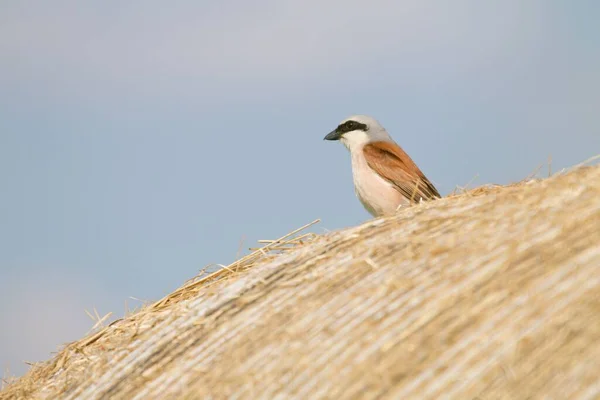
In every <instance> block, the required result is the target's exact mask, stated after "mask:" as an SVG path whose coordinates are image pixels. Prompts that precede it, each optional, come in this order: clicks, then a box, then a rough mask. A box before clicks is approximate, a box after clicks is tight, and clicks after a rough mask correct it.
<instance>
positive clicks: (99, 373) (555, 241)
mask: <svg viewBox="0 0 600 400" xmlns="http://www.w3.org/2000/svg"><path fill="white" fill-rule="evenodd" d="M286 240H287V239H285V240H281V241H279V242H277V243H271V245H272V246H273V247H277V246H279V247H281V246H283V245H281V243H282V242H285V241H286ZM289 243H292V242H289ZM289 243H288V244H289ZM295 243H296V244H297V243H299V241H298V242H295ZM252 257H254V258H252ZM252 257H250V258H247V259H245V261H244V262H241V263H238V264H237V266H233V267H230V268H229V271H227V270H226V269H224V270H222V272H220V273H219V274H220V275H219V274H217V275H216V276H213V277H211V278H209V279H204V280H200V281H193V282H190V283H188V284H187V285H185V286H184V287H183V288H182V289H180V290H179V291H177V292H175V293H174V294H173V295H171V296H169V297H167V298H165V299H163V300H162V301H160V302H158V303H156V304H154V305H153V306H151V307H147V308H146V309H144V310H142V311H141V312H139V313H137V314H134V315H132V316H129V317H127V318H125V319H123V320H120V321H117V322H115V323H113V324H112V325H111V326H110V327H108V328H105V329H103V330H101V331H100V332H98V333H96V334H93V335H91V336H89V337H87V338H84V339H82V341H80V342H77V343H72V344H70V345H68V346H67V347H66V348H65V349H64V350H63V351H62V352H61V353H60V354H58V355H57V357H55V358H54V359H53V360H51V361H49V362H47V363H45V364H42V365H38V366H35V367H34V368H32V370H31V371H30V372H29V373H28V374H27V375H26V376H24V377H23V378H21V379H20V380H19V381H17V382H16V383H14V384H12V385H10V386H8V388H6V389H5V390H4V392H2V393H0V397H1V398H3V399H8V398H22V397H28V398H51V399H92V398H93V399H96V398H111V399H148V398H160V399H166V398H215V399H217V398H265V399H270V398H310V399H319V398H357V397H361V398H389V399H410V398H415V399H429V398H431V399H433V398H440V397H447V398H456V399H471V398H482V399H484V398H485V399H492V398H523V399H524V398H544V397H547V398H555V399H558V398H560V399H577V398H580V399H592V398H598V397H600V295H599V293H600V167H584V168H578V169H576V170H574V171H572V172H569V173H566V174H561V175H556V176H553V177H552V178H549V179H546V180H542V181H534V182H528V183H523V184H518V185H513V186H509V187H495V188H483V189H478V190H475V191H471V192H468V193H465V194H462V195H458V196H451V197H447V198H444V199H441V200H438V201H435V202H430V203H425V204H421V205H418V206H414V207H411V208H408V209H405V210H403V211H401V212H399V213H398V215H396V216H393V217H390V218H386V219H375V220H370V221H368V222H366V223H364V224H363V225H361V226H358V227H355V228H351V229H346V230H343V231H340V232H334V233H332V234H328V235H325V236H320V237H317V238H315V239H313V240H312V241H311V242H310V243H308V244H305V245H303V246H300V247H299V248H297V249H295V250H293V251H289V252H286V253H285V254H283V255H279V256H277V257H273V256H268V257H266V258H265V259H263V260H257V257H260V253H259V255H258V256H256V255H254V256H252ZM223 271H224V272H223Z"/></svg>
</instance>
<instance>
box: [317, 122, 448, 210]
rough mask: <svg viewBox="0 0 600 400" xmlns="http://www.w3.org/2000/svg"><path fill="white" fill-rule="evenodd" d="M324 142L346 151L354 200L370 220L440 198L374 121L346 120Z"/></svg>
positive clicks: (407, 157)
mask: <svg viewBox="0 0 600 400" xmlns="http://www.w3.org/2000/svg"><path fill="white" fill-rule="evenodd" d="M324 139H325V140H339V141H340V142H342V144H343V145H344V146H346V148H348V150H349V151H350V156H351V158H352V175H353V179H354V190H355V192H356V196H357V197H358V199H359V200H360V202H361V203H362V205H363V206H364V207H365V209H366V210H367V211H368V212H369V213H370V214H371V215H373V216H374V217H378V216H382V215H389V214H392V213H394V212H396V210H398V208H400V207H402V206H408V205H410V204H414V203H420V202H422V201H426V200H433V199H436V198H439V197H440V194H439V193H438V191H437V189H436V188H435V187H434V186H433V184H432V183H431V182H429V180H428V179H427V178H426V177H425V175H424V174H423V172H421V170H420V169H419V167H417V165H416V164H415V163H414V161H413V160H412V159H411V158H410V157H409V156H408V154H406V153H405V152H404V150H402V148H401V147H400V146H398V144H396V142H394V140H393V139H392V137H391V136H390V135H389V133H387V131H386V130H385V129H384V128H383V126H381V124H380V123H379V122H377V120H375V119H374V118H372V117H369V116H366V115H355V116H352V117H350V118H347V119H345V120H344V121H342V122H341V123H340V124H339V125H338V127H337V128H335V129H334V130H333V131H332V132H330V133H329V134H328V135H327V136H325V138H324Z"/></svg>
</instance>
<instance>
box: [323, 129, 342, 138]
mask: <svg viewBox="0 0 600 400" xmlns="http://www.w3.org/2000/svg"><path fill="white" fill-rule="evenodd" d="M341 137H342V134H341V133H340V132H338V130H337V129H336V130H334V131H331V132H329V133H328V134H327V136H325V137H324V138H323V140H340V138H341Z"/></svg>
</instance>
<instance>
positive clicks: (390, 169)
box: [363, 142, 441, 203]
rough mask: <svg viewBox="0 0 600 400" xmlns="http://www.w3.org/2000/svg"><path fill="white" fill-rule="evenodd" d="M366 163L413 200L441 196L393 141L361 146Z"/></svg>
mask: <svg viewBox="0 0 600 400" xmlns="http://www.w3.org/2000/svg"><path fill="white" fill-rule="evenodd" d="M363 152H364V155H365V159H366V160H367V164H368V165H369V167H371V169H373V170H374V171H375V172H377V173H378V174H379V175H380V176H381V177H382V178H384V179H385V180H387V181H388V182H390V183H391V184H392V185H394V186H395V187H396V189H397V190H398V191H399V192H400V193H402V194H403V195H404V196H405V197H406V198H408V199H411V200H412V201H414V202H417V203H418V202H420V201H421V199H423V200H432V199H435V198H439V197H441V196H440V194H439V193H438V191H437V189H436V188H435V186H433V184H432V183H431V182H429V179H427V177H425V175H424V174H423V172H421V170H420V169H419V167H417V165H416V164H415V163H414V161H413V160H412V159H411V158H410V157H409V156H408V154H406V152H404V150H402V148H401V147H400V146H398V145H397V144H396V143H393V142H373V143H369V144H367V145H365V147H363Z"/></svg>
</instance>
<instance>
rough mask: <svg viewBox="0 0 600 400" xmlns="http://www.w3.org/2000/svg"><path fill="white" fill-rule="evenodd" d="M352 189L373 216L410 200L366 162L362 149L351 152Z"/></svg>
mask: <svg viewBox="0 0 600 400" xmlns="http://www.w3.org/2000/svg"><path fill="white" fill-rule="evenodd" d="M352 176H353V179H354V191H355V192H356V196H357V197H358V199H359V200H360V202H361V203H362V205H363V206H364V207H365V209H366V210H367V211H368V212H369V213H370V214H371V215H373V216H374V217H378V216H382V215H389V214H393V213H394V212H396V210H397V209H398V207H399V206H401V205H408V204H409V203H410V201H409V200H408V199H406V198H405V197H404V196H402V194H401V193H400V192H399V191H398V190H396V189H395V188H394V187H393V186H392V185H391V184H390V183H389V182H388V181H386V180H385V179H383V178H382V177H381V176H379V174H378V173H376V172H375V171H373V170H372V169H371V167H369V165H368V164H367V161H366V159H365V157H364V155H363V152H362V149H360V150H359V151H354V152H353V154H352Z"/></svg>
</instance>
